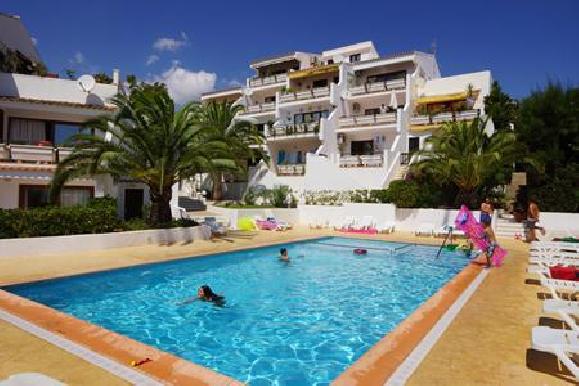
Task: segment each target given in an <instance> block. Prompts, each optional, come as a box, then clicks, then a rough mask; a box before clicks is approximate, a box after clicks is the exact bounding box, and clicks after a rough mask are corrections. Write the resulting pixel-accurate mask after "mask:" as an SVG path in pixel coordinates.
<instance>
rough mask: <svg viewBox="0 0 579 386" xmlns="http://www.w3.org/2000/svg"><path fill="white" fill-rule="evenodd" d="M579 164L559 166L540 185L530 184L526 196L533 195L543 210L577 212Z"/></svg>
mask: <svg viewBox="0 0 579 386" xmlns="http://www.w3.org/2000/svg"><path fill="white" fill-rule="evenodd" d="M578 181H579V165H577V164H569V165H568V166H567V167H564V168H559V169H558V170H557V171H556V172H555V175H554V176H552V177H551V179H550V180H549V181H547V182H546V183H544V184H542V185H541V186H530V187H529V189H528V196H529V197H532V196H535V198H536V199H537V202H538V203H539V207H540V208H541V210H542V211H544V212H571V213H577V212H579V182H578Z"/></svg>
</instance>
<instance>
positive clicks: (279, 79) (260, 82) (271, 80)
mask: <svg viewBox="0 0 579 386" xmlns="http://www.w3.org/2000/svg"><path fill="white" fill-rule="evenodd" d="M286 80H287V74H276V75H270V76H265V77H260V76H255V77H253V78H251V79H249V87H262V86H271V85H280V84H283V83H285V81H286Z"/></svg>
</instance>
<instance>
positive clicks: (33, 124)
mask: <svg viewBox="0 0 579 386" xmlns="http://www.w3.org/2000/svg"><path fill="white" fill-rule="evenodd" d="M9 127H10V131H9V135H10V138H8V141H9V143H13V144H16V145H39V144H42V143H44V142H45V141H47V140H49V137H48V135H47V134H48V125H47V122H46V121H41V120H38V119H22V118H10V124H9Z"/></svg>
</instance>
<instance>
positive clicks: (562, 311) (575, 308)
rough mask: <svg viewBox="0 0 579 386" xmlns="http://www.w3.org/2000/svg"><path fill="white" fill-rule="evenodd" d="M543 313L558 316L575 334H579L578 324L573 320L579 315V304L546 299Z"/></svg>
mask: <svg viewBox="0 0 579 386" xmlns="http://www.w3.org/2000/svg"><path fill="white" fill-rule="evenodd" d="M543 312H547V313H552V314H558V315H559V316H560V317H561V319H562V320H563V321H564V322H565V323H567V325H568V326H569V328H571V329H572V330H573V331H575V332H579V327H578V326H577V322H575V319H573V315H579V302H575V301H567V300H561V299H546V300H545V302H544V303H543Z"/></svg>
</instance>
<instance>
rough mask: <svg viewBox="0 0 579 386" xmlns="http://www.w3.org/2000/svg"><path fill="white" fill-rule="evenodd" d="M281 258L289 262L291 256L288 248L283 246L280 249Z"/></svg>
mask: <svg viewBox="0 0 579 386" xmlns="http://www.w3.org/2000/svg"><path fill="white" fill-rule="evenodd" d="M279 259H280V260H281V261H283V262H286V263H289V261H290V259H289V256H288V254H287V249H285V248H281V249H280V250H279Z"/></svg>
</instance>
